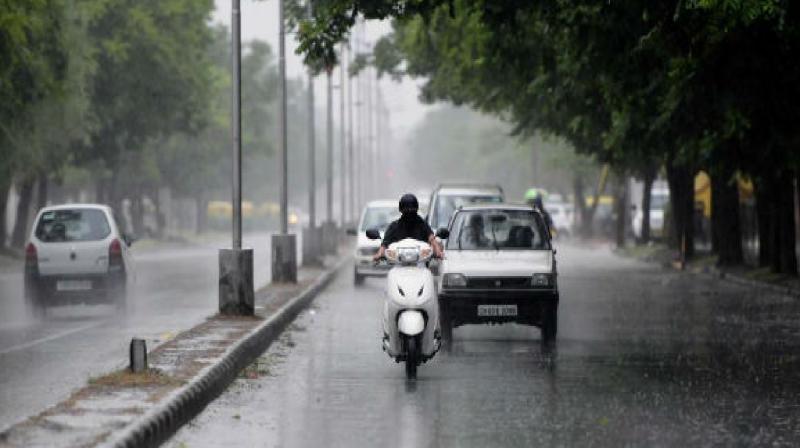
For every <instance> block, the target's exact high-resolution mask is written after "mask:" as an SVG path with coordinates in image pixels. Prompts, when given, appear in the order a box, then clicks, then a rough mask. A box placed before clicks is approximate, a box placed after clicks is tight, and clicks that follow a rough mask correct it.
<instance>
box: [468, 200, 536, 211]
mask: <svg viewBox="0 0 800 448" xmlns="http://www.w3.org/2000/svg"><path fill="white" fill-rule="evenodd" d="M475 210H522V211H536V210H535V209H533V208H532V207H531V206H530V205H526V204H514V203H509V202H503V203H486V204H470V205H465V206H463V207H461V208H460V209H458V210H457V212H458V211H475Z"/></svg>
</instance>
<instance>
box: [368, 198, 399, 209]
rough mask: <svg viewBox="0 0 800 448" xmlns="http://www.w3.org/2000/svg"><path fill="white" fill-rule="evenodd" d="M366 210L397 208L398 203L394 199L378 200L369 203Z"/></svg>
mask: <svg viewBox="0 0 800 448" xmlns="http://www.w3.org/2000/svg"><path fill="white" fill-rule="evenodd" d="M366 208H397V201H396V200H394V199H377V200H374V201H369V202H367V205H366Z"/></svg>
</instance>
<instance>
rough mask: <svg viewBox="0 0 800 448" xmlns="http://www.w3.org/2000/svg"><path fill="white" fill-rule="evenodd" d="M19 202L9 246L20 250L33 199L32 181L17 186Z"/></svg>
mask: <svg viewBox="0 0 800 448" xmlns="http://www.w3.org/2000/svg"><path fill="white" fill-rule="evenodd" d="M19 187H20V188H19V202H18V203H17V216H16V222H15V223H14V232H13V233H12V234H11V246H13V247H17V248H21V247H23V246H24V245H25V239H26V236H27V235H26V233H27V231H28V214H29V213H30V208H31V200H32V199H33V179H25V180H23V181H22V182H21V183H20V185H19Z"/></svg>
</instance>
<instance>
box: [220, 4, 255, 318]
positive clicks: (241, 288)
mask: <svg viewBox="0 0 800 448" xmlns="http://www.w3.org/2000/svg"><path fill="white" fill-rule="evenodd" d="M231 34H232V36H231V37H232V38H231V47H232V48H231V65H232V72H233V82H232V84H233V86H232V87H233V89H232V92H231V94H232V98H231V105H232V111H231V134H232V143H233V144H232V156H233V163H232V165H233V173H232V174H233V176H232V188H231V190H232V197H231V201H232V202H233V219H232V229H231V230H232V231H231V234H232V240H233V241H232V243H231V249H220V251H219V312H220V313H221V314H231V315H252V314H253V310H254V306H253V304H254V297H255V295H254V290H253V249H242V116H241V112H242V74H241V64H242V33H241V14H240V8H239V0H232V2H231Z"/></svg>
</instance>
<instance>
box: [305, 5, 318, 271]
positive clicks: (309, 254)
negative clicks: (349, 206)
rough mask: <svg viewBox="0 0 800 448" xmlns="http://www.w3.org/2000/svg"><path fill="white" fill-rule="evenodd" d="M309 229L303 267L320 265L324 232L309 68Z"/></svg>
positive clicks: (312, 16) (312, 92) (306, 236)
mask: <svg viewBox="0 0 800 448" xmlns="http://www.w3.org/2000/svg"><path fill="white" fill-rule="evenodd" d="M306 14H307V16H308V20H313V18H314V15H313V10H312V9H311V0H306ZM306 133H307V134H308V227H306V228H304V229H303V265H304V266H316V265H318V264H319V254H320V253H319V251H320V245H321V242H322V231H321V230H320V229H319V228H317V150H316V147H315V136H316V124H315V121H314V72H313V71H312V69H311V67H309V68H308V129H307V132H306Z"/></svg>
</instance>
